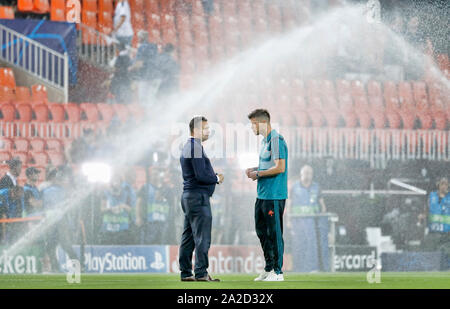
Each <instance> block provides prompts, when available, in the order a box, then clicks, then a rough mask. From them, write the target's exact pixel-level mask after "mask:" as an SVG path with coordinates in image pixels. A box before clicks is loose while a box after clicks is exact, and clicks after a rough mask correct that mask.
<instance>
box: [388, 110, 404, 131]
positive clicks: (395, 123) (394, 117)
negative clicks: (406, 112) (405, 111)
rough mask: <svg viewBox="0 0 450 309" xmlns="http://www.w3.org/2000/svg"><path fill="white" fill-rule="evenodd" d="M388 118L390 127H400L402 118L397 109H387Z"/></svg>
mask: <svg viewBox="0 0 450 309" xmlns="http://www.w3.org/2000/svg"><path fill="white" fill-rule="evenodd" d="M386 118H387V121H388V123H389V128H391V129H400V125H401V118H400V116H399V114H398V113H397V112H396V111H395V110H386Z"/></svg>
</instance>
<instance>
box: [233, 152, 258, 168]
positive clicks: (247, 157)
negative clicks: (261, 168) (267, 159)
mask: <svg viewBox="0 0 450 309" xmlns="http://www.w3.org/2000/svg"><path fill="white" fill-rule="evenodd" d="M238 160H239V166H240V168H241V169H243V170H245V169H247V168H251V167H256V166H258V164H259V156H258V154H256V153H250V152H249V153H243V154H241V155H239V158H238Z"/></svg>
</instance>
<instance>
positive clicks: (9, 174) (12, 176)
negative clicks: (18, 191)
mask: <svg viewBox="0 0 450 309" xmlns="http://www.w3.org/2000/svg"><path fill="white" fill-rule="evenodd" d="M6 175H8V176H9V178H11V180H12V182H13V183H14V185H16V181H17V178H16V177H14V175H12V174H11V173H10V172H9V171H8V172H6Z"/></svg>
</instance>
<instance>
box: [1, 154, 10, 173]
mask: <svg viewBox="0 0 450 309" xmlns="http://www.w3.org/2000/svg"><path fill="white" fill-rule="evenodd" d="M8 160H11V154H10V153H9V152H8V151H0V163H2V164H5V163H4V162H5V161H8ZM7 170H9V168H8V169H7Z"/></svg>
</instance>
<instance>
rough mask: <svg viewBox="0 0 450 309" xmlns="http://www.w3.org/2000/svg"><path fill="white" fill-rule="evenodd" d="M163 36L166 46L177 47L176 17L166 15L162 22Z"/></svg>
mask: <svg viewBox="0 0 450 309" xmlns="http://www.w3.org/2000/svg"><path fill="white" fill-rule="evenodd" d="M161 36H162V39H163V41H164V44H169V43H171V44H173V45H174V46H177V30H176V28H175V17H174V16H172V15H167V14H166V15H164V16H163V18H162V20H161Z"/></svg>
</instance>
